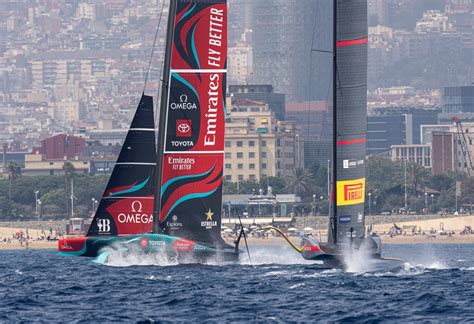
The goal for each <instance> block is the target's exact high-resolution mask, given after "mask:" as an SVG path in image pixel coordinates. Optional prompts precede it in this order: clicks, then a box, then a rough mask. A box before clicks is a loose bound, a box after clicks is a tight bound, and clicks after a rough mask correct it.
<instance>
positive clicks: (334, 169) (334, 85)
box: [331, 0, 338, 244]
mask: <svg viewBox="0 0 474 324" xmlns="http://www.w3.org/2000/svg"><path fill="white" fill-rule="evenodd" d="M337 8H338V7H337V0H334V5H333V65H332V73H333V75H332V94H333V96H332V126H333V127H332V190H333V197H332V199H333V204H332V205H333V206H332V215H331V218H332V220H331V222H332V236H333V243H334V244H337V109H336V106H337Z"/></svg>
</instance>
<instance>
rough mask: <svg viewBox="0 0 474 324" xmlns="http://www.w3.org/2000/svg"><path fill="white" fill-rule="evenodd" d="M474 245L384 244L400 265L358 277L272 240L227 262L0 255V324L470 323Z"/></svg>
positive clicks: (30, 252) (47, 252)
mask: <svg viewBox="0 0 474 324" xmlns="http://www.w3.org/2000/svg"><path fill="white" fill-rule="evenodd" d="M473 248H474V245H398V246H395V245H393V246H388V245H387V246H385V250H384V252H385V255H386V256H391V257H399V258H403V259H404V260H405V265H404V267H403V268H402V269H400V270H397V271H395V272H383V271H381V272H352V273H345V272H342V271H341V270H324V271H321V270H317V269H315V267H314V266H312V264H311V262H308V261H304V260H303V259H301V257H300V256H299V255H298V254H297V253H296V252H294V251H292V250H291V249H289V248H287V247H276V246H264V247H253V248H251V251H250V253H251V260H250V261H249V260H248V258H247V257H243V259H242V261H241V263H240V264H226V265H221V264H212V262H211V264H208V265H195V264H188V265H179V264H176V263H174V262H169V261H167V260H165V259H164V258H161V257H157V256H154V257H153V258H149V257H143V256H140V257H134V258H130V257H125V258H124V257H119V256H115V258H114V256H112V257H111V259H110V260H109V263H108V264H107V265H100V264H96V263H93V262H92V260H91V259H88V258H80V257H61V256H58V255H57V253H56V252H55V251H52V250H42V251H40V250H36V251H35V250H28V251H25V250H21V251H0V322H5V321H13V322H17V321H27V322H29V321H44V322H46V321H54V322H59V321H61V322H63V321H67V322H70V321H86V322H89V321H90V322H98V321H101V322H102V321H104V322H114V321H134V322H135V321H160V320H171V321H193V322H197V321H199V322H201V321H205V320H207V321H218V322H227V321H282V322H287V321H298V322H303V321H311V322H314V321H357V322H364V321H378V320H382V321H392V322H406V321H420V320H421V321H440V322H446V321H462V320H464V321H474V312H473V311H472V310H473V309H474V253H473Z"/></svg>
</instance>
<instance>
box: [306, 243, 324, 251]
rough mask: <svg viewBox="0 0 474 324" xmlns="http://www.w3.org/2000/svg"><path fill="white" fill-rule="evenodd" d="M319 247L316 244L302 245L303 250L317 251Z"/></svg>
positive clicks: (319, 249)
mask: <svg viewBox="0 0 474 324" xmlns="http://www.w3.org/2000/svg"><path fill="white" fill-rule="evenodd" d="M319 251H321V248H320V247H319V246H317V245H313V246H303V252H319Z"/></svg>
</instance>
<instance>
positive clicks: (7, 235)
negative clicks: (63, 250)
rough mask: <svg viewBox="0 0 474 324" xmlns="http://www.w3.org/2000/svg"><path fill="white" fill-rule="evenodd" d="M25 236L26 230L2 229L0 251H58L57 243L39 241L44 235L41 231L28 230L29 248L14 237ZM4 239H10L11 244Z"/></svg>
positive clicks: (0, 230) (0, 232) (0, 228)
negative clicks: (20, 234) (19, 234)
mask: <svg viewBox="0 0 474 324" xmlns="http://www.w3.org/2000/svg"><path fill="white" fill-rule="evenodd" d="M22 231H23V233H24V234H25V233H26V229H25V228H14V227H13V228H11V227H0V250H18V249H27V248H28V249H57V247H58V243H57V241H50V242H48V241H45V240H39V237H40V236H41V235H42V234H41V231H39V230H30V229H29V230H28V236H29V237H30V239H29V240H28V246H27V244H26V242H23V243H20V241H19V240H17V239H14V238H13V236H14V235H15V234H16V233H18V232H22ZM4 239H10V240H11V243H4V241H3V240H4Z"/></svg>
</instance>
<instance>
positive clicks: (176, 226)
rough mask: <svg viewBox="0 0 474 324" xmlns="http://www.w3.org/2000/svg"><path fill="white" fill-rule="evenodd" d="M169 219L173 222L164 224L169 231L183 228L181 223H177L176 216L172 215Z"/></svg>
mask: <svg viewBox="0 0 474 324" xmlns="http://www.w3.org/2000/svg"><path fill="white" fill-rule="evenodd" d="M171 219H172V220H173V221H172V222H166V226H167V227H169V228H171V229H177V228H179V227H182V226H183V224H182V223H179V222H178V216H177V215H173V217H171Z"/></svg>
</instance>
